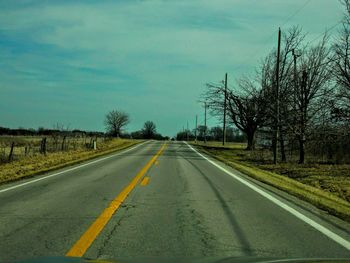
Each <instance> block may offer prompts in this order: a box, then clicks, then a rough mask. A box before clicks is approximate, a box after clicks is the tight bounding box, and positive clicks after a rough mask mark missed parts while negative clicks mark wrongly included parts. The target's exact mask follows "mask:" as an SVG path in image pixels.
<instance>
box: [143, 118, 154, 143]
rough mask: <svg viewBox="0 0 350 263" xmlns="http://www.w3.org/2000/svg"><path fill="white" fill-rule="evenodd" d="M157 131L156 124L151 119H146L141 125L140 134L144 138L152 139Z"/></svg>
mask: <svg viewBox="0 0 350 263" xmlns="http://www.w3.org/2000/svg"><path fill="white" fill-rule="evenodd" d="M156 133H157V128H156V125H155V123H154V122H153V121H146V122H145V124H144V125H143V129H142V134H143V137H144V138H145V139H152V138H154V137H155V135H156Z"/></svg>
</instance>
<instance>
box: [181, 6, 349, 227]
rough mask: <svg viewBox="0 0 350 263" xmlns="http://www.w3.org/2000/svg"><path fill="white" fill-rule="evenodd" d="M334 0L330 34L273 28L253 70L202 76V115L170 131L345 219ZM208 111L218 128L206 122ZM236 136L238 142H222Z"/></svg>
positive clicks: (344, 93) (341, 69)
mask: <svg viewBox="0 0 350 263" xmlns="http://www.w3.org/2000/svg"><path fill="white" fill-rule="evenodd" d="M341 2H342V4H343V6H344V10H345V12H344V17H343V20H342V21H341V22H340V24H341V26H342V27H341V29H340V30H338V32H336V33H335V34H333V35H331V34H330V30H327V31H326V32H325V33H324V34H321V35H319V36H318V37H316V38H313V39H312V40H311V41H310V40H309V36H308V35H307V34H306V33H305V32H303V30H302V28H301V27H299V26H293V27H291V28H289V29H284V28H283V29H282V30H281V29H280V30H278V34H276V40H278V41H277V43H276V46H275V47H273V48H272V49H271V51H270V52H269V53H268V54H266V55H265V57H263V58H262V59H261V60H260V61H259V62H258V63H257V66H256V69H255V71H254V72H253V73H252V74H247V75H244V76H240V77H237V78H236V80H235V81H230V83H228V81H227V74H226V75H225V80H223V81H221V82H208V83H206V88H205V90H204V92H203V93H202V94H199V96H200V101H202V102H203V106H204V121H202V122H201V123H200V124H199V125H198V126H197V125H196V127H195V129H194V130H192V131H191V130H186V131H185V130H183V131H181V132H179V133H178V134H177V139H178V140H188V141H191V140H192V141H202V142H203V143H197V145H198V146H199V147H200V148H201V149H202V150H204V151H206V152H207V153H208V154H211V155H212V156H214V157H215V158H217V159H220V160H222V161H224V162H226V163H227V164H229V165H231V166H232V167H234V168H236V169H237V170H239V171H241V172H243V173H245V174H247V175H249V176H251V177H254V178H256V179H258V180H260V181H263V182H265V183H268V184H271V185H273V186H275V187H277V188H279V189H282V190H284V191H286V192H289V193H291V194H294V195H296V196H298V197H300V198H302V199H304V200H307V201H309V202H310V203H312V204H314V205H316V206H318V207H320V208H323V209H325V210H327V211H329V212H330V213H332V214H334V215H337V216H339V217H341V218H344V219H346V220H348V221H349V220H350V203H349V202H350V67H349V65H350V51H349V46H350V0H341ZM223 75H224V74H223ZM207 114H209V115H211V116H210V118H211V117H214V118H215V119H216V120H218V121H219V122H222V124H223V125H222V127H223V128H221V127H212V128H209V127H207V124H206V123H207V120H208V118H207ZM226 126H229V127H230V128H227V127H226ZM232 127H233V128H232ZM232 130H234V131H235V132H234V133H232ZM232 134H233V135H234V136H232ZM242 137H243V140H244V142H245V145H244V146H243V145H242V144H229V143H228V144H227V143H226V145H225V146H222V143H221V142H222V141H223V140H226V141H230V142H242V140H241V139H242ZM210 141H221V142H220V143H219V142H210Z"/></svg>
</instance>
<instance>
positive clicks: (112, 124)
mask: <svg viewBox="0 0 350 263" xmlns="http://www.w3.org/2000/svg"><path fill="white" fill-rule="evenodd" d="M129 122H130V120H129V115H128V114H127V113H125V112H123V111H118V110H112V111H110V112H108V113H107V114H106V117H105V126H106V131H107V133H109V134H110V135H112V136H114V137H118V136H120V134H121V132H122V129H123V127H125V126H126V125H127V124H128V123H129Z"/></svg>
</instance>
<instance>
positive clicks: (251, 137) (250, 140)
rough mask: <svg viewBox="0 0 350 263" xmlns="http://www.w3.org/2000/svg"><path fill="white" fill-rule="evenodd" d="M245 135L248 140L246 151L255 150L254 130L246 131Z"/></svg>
mask: <svg viewBox="0 0 350 263" xmlns="http://www.w3.org/2000/svg"><path fill="white" fill-rule="evenodd" d="M246 135H247V140H248V145H247V148H246V150H247V151H252V150H255V131H249V132H246Z"/></svg>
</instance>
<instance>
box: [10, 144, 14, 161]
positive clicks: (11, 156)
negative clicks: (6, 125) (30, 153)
mask: <svg viewBox="0 0 350 263" xmlns="http://www.w3.org/2000/svg"><path fill="white" fill-rule="evenodd" d="M14 147H15V142H12V144H11V150H10V154H9V162H11V161H12V160H13V148H14Z"/></svg>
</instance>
